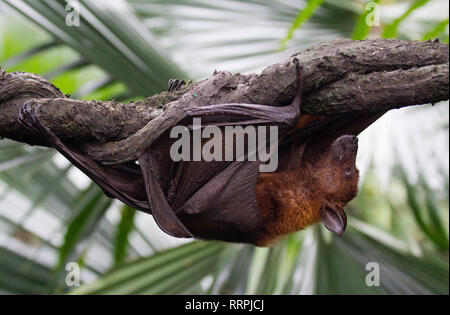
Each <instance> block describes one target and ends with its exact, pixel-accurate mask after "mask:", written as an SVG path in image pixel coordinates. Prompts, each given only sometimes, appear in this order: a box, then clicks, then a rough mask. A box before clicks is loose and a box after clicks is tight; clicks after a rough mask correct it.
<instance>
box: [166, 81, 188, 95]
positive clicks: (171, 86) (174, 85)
mask: <svg viewBox="0 0 450 315" xmlns="http://www.w3.org/2000/svg"><path fill="white" fill-rule="evenodd" d="M191 83H192V81H191V80H189V81H188V82H187V84H188V85H189V84H191ZM183 85H186V81H184V80H180V79H170V80H169V82H168V84H167V91H169V92H173V91H177V90H179V89H180V88H181V87H182V86H183Z"/></svg>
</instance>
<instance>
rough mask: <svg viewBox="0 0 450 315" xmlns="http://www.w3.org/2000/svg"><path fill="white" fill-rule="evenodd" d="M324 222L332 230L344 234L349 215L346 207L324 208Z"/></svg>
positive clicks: (340, 234)
mask: <svg viewBox="0 0 450 315" xmlns="http://www.w3.org/2000/svg"><path fill="white" fill-rule="evenodd" d="M322 223H323V225H325V227H326V228H327V229H328V230H330V231H331V232H334V233H336V234H337V235H338V236H342V233H344V231H345V228H346V227H347V216H346V214H345V212H344V209H332V208H330V207H329V206H324V207H323V208H322Z"/></svg>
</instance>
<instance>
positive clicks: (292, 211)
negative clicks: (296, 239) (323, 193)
mask: <svg viewBox="0 0 450 315" xmlns="http://www.w3.org/2000/svg"><path fill="white" fill-rule="evenodd" d="M297 173H298V172H293V171H291V172H282V173H266V174H261V175H260V177H259V180H258V184H257V187H256V196H257V201H258V207H259V209H260V212H261V216H262V220H263V224H264V228H265V233H264V235H263V236H262V238H261V240H260V242H259V243H260V245H268V244H270V243H271V242H273V241H274V240H276V239H277V238H279V237H280V236H282V235H285V234H289V233H292V232H295V231H298V230H300V229H303V228H305V227H307V226H308V225H311V224H313V223H316V222H318V221H319V220H320V217H321V210H320V209H321V205H322V201H321V199H320V196H318V195H316V194H315V193H314V192H313V191H312V190H311V189H308V187H314V185H313V183H306V182H304V181H302V180H301V178H302V177H303V178H305V177H304V176H302V175H301V174H297Z"/></svg>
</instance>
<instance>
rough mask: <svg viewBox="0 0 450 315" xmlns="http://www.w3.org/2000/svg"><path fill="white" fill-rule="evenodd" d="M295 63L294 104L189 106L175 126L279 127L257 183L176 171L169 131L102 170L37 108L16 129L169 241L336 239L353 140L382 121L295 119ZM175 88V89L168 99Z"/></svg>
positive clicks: (241, 168) (250, 176)
mask: <svg viewBox="0 0 450 315" xmlns="http://www.w3.org/2000/svg"><path fill="white" fill-rule="evenodd" d="M293 62H294V63H295V64H296V69H297V76H298V84H297V92H296V96H295V97H294V99H293V100H292V102H291V103H290V104H288V105H285V106H280V107H275V106H267V105H257V104H212V105H207V106H202V107H196V106H193V107H189V108H186V109H185V110H184V112H183V116H182V117H183V118H182V119H181V121H178V122H177V124H178V125H182V126H186V127H187V128H188V129H189V130H190V131H192V129H193V123H192V121H193V118H201V122H202V126H204V128H206V127H218V128H225V127H226V126H236V125H239V126H244V127H245V126H255V127H257V126H276V127H277V128H278V129H277V130H278V134H277V137H278V138H277V140H278V159H279V163H278V165H279V166H278V169H277V170H276V171H275V172H273V173H260V171H259V170H260V168H259V167H260V165H261V164H263V162H261V161H260V160H259V159H256V160H254V161H251V160H250V159H248V160H243V161H242V160H234V161H227V160H217V161H216V160H212V161H205V160H201V161H192V160H191V161H185V160H181V161H174V160H173V159H171V158H170V149H171V146H172V145H173V144H174V141H176V139H173V138H171V137H170V130H169V129H168V130H165V131H164V132H163V133H162V134H161V136H160V137H159V138H157V139H156V140H155V141H153V143H151V144H150V145H149V146H148V147H146V148H145V149H144V150H142V152H140V153H139V154H138V155H137V156H136V160H135V161H130V162H126V163H122V164H119V165H104V164H102V163H101V162H99V161H96V160H94V159H93V158H91V157H89V156H88V155H87V154H85V153H84V152H82V151H81V150H80V149H79V148H77V147H76V146H75V145H73V144H70V143H66V142H65V141H63V140H61V139H60V138H59V137H58V136H57V135H56V134H55V133H53V132H52V131H51V130H50V129H49V128H48V127H46V126H45V125H44V124H43V122H42V121H41V120H40V118H39V107H40V106H43V105H42V104H39V105H38V106H33V101H29V102H27V103H26V104H24V105H23V107H22V108H21V111H20V114H19V121H20V123H21V124H22V125H24V126H25V127H27V128H28V129H30V130H31V131H33V132H35V133H38V134H39V135H40V136H41V137H43V138H44V139H46V140H47V141H48V142H49V143H50V144H51V145H52V146H53V147H55V148H56V149H57V150H58V151H59V152H61V153H62V154H63V155H64V156H65V157H66V158H67V159H69V160H70V161H71V162H72V163H73V164H74V165H76V166H77V167H78V168H79V169H80V170H82V171H83V172H84V173H85V174H86V175H87V176H89V177H90V178H91V179H92V180H93V181H94V182H95V183H97V184H98V185H99V186H100V187H101V188H102V189H103V190H104V192H105V193H106V195H108V196H109V197H112V198H117V199H119V200H120V201H122V202H124V203H125V204H127V205H129V206H131V207H133V208H135V209H137V210H141V211H144V212H146V213H149V214H152V215H153V217H154V219H155V221H156V223H157V224H158V226H159V227H160V228H161V229H162V230H163V231H165V232H166V233H168V234H170V235H172V236H175V237H184V238H188V237H195V238H199V239H206V240H222V241H228V242H239V243H250V244H255V245H261V246H264V245H268V244H271V243H272V242H274V241H275V240H277V239H279V238H280V237H282V236H283V235H285V234H288V233H292V232H295V231H297V230H300V229H303V228H305V227H306V226H308V225H310V224H313V223H316V222H319V221H322V223H323V224H324V225H325V227H326V228H328V229H329V230H331V231H333V232H335V233H336V234H338V235H341V234H342V233H343V232H344V230H345V228H346V224H347V219H346V215H345V212H344V206H345V205H346V204H347V203H348V202H349V201H350V200H351V199H352V198H353V197H355V195H356V193H357V183H358V170H357V168H356V166H355V158H356V153H357V148H358V139H357V137H356V135H358V134H359V133H360V132H361V131H362V130H364V129H365V128H367V127H368V126H369V125H370V124H372V123H373V122H374V121H375V120H376V119H378V118H379V117H380V116H381V115H382V114H383V113H380V112H376V113H357V114H345V115H336V116H313V115H300V107H301V97H302V87H303V72H302V66H301V64H300V63H299V62H298V61H297V59H293ZM181 85H182V83H180V81H178V80H175V81H171V82H169V89H172V90H173V89H176V88H177V87H179V86H181ZM35 105H36V104H35ZM143 136H145V135H143ZM268 141H269V140H268V139H267V138H266V144H267V143H268ZM232 147H233V145H232Z"/></svg>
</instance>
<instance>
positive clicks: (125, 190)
mask: <svg viewBox="0 0 450 315" xmlns="http://www.w3.org/2000/svg"><path fill="white" fill-rule="evenodd" d="M40 106H42V105H41V104H40V105H38V107H36V108H33V106H32V103H30V102H28V103H26V104H25V105H24V106H23V107H22V108H21V111H20V114H19V121H20V123H21V124H22V125H24V126H25V127H26V128H28V129H30V130H31V131H33V132H35V133H37V134H40V135H41V136H42V137H43V138H44V139H47V141H48V142H49V143H50V144H51V145H52V146H53V147H54V148H56V149H57V150H58V151H59V152H60V153H61V154H63V155H64V156H65V157H66V158H67V159H68V160H69V161H70V162H72V164H74V165H75V166H76V167H78V168H79V169H80V170H81V171H83V172H84V173H85V174H86V175H87V176H89V177H90V178H91V179H92V180H93V181H94V182H95V183H96V184H98V185H99V186H100V187H101V188H102V189H103V191H104V192H105V194H106V195H107V196H109V197H112V198H117V199H119V200H120V201H122V202H124V203H125V204H127V205H130V206H131V207H133V208H135V209H138V210H141V211H145V212H149V209H150V208H149V205H148V200H147V194H146V191H145V187H144V179H143V177H142V172H141V169H140V168H139V166H137V165H135V164H133V163H126V164H122V165H116V166H105V165H103V164H101V163H99V162H97V161H95V160H93V159H91V158H89V157H87V156H86V154H85V153H83V152H80V151H79V150H78V149H77V148H75V147H73V146H69V145H67V144H65V143H64V142H63V141H62V140H61V139H60V138H59V137H57V136H56V135H55V134H54V133H53V132H52V131H51V130H50V129H49V128H47V127H46V126H45V125H44V124H43V123H42V122H41V121H40V120H39V114H38V113H39V107H40Z"/></svg>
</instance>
